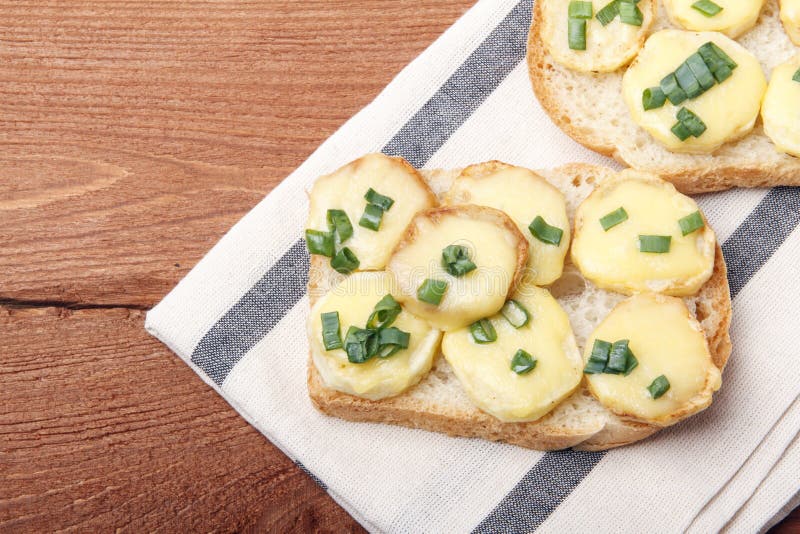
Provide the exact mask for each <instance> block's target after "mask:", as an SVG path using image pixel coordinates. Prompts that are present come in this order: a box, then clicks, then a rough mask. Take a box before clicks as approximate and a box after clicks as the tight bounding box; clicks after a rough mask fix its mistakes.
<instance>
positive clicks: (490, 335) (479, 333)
mask: <svg viewBox="0 0 800 534" xmlns="http://www.w3.org/2000/svg"><path fill="white" fill-rule="evenodd" d="M469 333H470V334H472V339H474V340H475V343H480V344H481V345H484V344H486V343H492V342H494V341H497V331H496V330H495V329H494V326H492V322H491V321H490V320H489V319H481V320H479V321H475V322H474V323H472V324H471V325H469Z"/></svg>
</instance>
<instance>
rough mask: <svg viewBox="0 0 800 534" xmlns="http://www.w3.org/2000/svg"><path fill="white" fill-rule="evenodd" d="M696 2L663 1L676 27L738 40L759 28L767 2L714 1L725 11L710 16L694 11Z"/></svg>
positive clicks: (746, 0)
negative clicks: (753, 28)
mask: <svg viewBox="0 0 800 534" xmlns="http://www.w3.org/2000/svg"><path fill="white" fill-rule="evenodd" d="M696 1H697V0H664V7H666V8H667V15H669V18H670V20H671V21H672V23H673V24H676V25H678V26H682V27H683V28H686V29H687V30H693V31H715V32H722V33H724V34H725V35H727V36H728V37H730V38H731V39H735V38H737V37H739V36H740V35H742V34H743V33H744V32H746V31H747V30H749V29H751V28H752V27H753V26H755V25H756V21H757V20H758V15H759V14H760V13H761V8H762V7H764V0H714V3H715V4H717V5H718V6H719V7H721V8H722V11H720V12H719V13H717V14H716V15H714V16H712V17H709V16H706V15H704V14H703V13H702V12H701V11H698V10H697V9H695V8H693V7H692V5H693V4H695V3H696Z"/></svg>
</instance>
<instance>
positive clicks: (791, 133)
mask: <svg viewBox="0 0 800 534" xmlns="http://www.w3.org/2000/svg"><path fill="white" fill-rule="evenodd" d="M761 118H762V119H763V121H764V132H765V133H766V134H767V135H768V136H769V138H770V139H772V142H773V143H775V147H776V148H777V149H778V150H779V151H781V152H785V153H786V154H790V155H792V156H795V157H800V55H797V56H795V57H794V58H792V59H790V60H789V61H787V62H786V63H783V64H781V65H778V66H777V67H775V68H774V69H773V71H772V76H771V78H770V81H769V87H768V88H767V94H766V95H765V96H764V103H763V104H762V106H761Z"/></svg>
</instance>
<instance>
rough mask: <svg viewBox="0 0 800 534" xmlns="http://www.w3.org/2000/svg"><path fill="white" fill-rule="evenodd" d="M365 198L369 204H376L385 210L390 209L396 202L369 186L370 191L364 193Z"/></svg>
mask: <svg viewBox="0 0 800 534" xmlns="http://www.w3.org/2000/svg"><path fill="white" fill-rule="evenodd" d="M364 198H365V199H366V200H367V202H368V203H369V204H375V205H376V206H378V207H379V208H380V209H382V210H383V211H389V208H391V207H392V204H394V200H393V199H391V198H389V197H385V196H383V195H381V194H380V193H378V192H377V191H375V190H374V189H372V188H371V187H370V188H369V191H367V193H366V194H365V195H364Z"/></svg>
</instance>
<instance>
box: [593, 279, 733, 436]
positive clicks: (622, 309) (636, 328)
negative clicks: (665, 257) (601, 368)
mask: <svg viewBox="0 0 800 534" xmlns="http://www.w3.org/2000/svg"><path fill="white" fill-rule="evenodd" d="M595 339H600V340H603V341H607V342H609V343H614V342H615V341H619V340H623V339H627V340H629V344H628V347H629V348H630V350H631V351H632V352H633V354H634V356H635V357H636V359H637V360H638V362H639V365H638V366H637V367H636V368H635V369H634V370H633V372H631V373H630V375H628V376H624V375H616V374H606V373H602V374H587V375H586V381H587V383H588V386H589V390H590V391H591V392H592V394H593V395H594V396H595V397H596V398H597V399H598V400H599V401H600V403H601V404H603V406H605V407H606V408H609V409H610V410H611V411H613V412H615V413H617V414H618V415H623V416H629V417H634V418H636V419H639V420H641V421H645V422H648V423H653V424H657V425H669V424H672V423H675V422H677V421H678V420H679V419H682V418H684V417H686V416H688V415H691V414H693V413H696V412H698V411H700V410H702V409H703V408H706V407H707V406H708V405H709V404H711V395H712V393H713V392H715V391H717V390H718V389H719V388H720V385H721V383H722V380H721V373H720V370H719V369H717V367H716V366H715V365H714V362H713V361H712V359H711V354H710V352H709V350H708V343H707V342H706V338H705V335H704V334H703V330H702V328H701V326H700V324H699V323H698V322H697V320H696V319H694V318H693V317H692V316H691V315H690V314H689V310H688V309H687V308H686V305H685V304H684V303H683V301H682V300H680V299H677V298H674V297H665V296H663V295H654V294H643V295H637V296H634V297H631V298H629V299H628V300H625V301H623V302H621V303H620V304H619V305H617V307H616V308H614V309H613V310H612V311H611V313H610V314H609V315H608V316H607V317H606V318H605V319H604V320H603V322H602V323H600V325H599V326H598V327H597V329H596V330H595V331H594V332H593V333H592V335H591V336H589V339H588V340H587V342H586V348H585V350H584V355H583V360H584V363H586V362H588V361H589V356H590V355H591V352H592V347H593V345H594V341H595ZM661 375H664V376H665V377H666V378H667V380H668V381H669V384H670V387H669V390H668V391H667V392H666V393H664V394H663V395H662V396H661V397H659V398H658V399H653V398H652V396H651V395H650V392H649V391H648V389H647V387H648V386H649V385H650V384H651V383H652V382H653V380H655V379H656V378H658V377H659V376H661Z"/></svg>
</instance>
